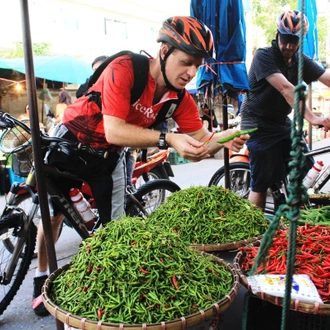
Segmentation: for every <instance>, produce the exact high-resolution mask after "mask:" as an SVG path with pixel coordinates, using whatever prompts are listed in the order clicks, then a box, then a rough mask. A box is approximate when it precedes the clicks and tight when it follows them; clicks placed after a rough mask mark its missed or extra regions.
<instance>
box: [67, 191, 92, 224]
mask: <svg viewBox="0 0 330 330" xmlns="http://www.w3.org/2000/svg"><path fill="white" fill-rule="evenodd" d="M69 194H70V198H71V201H72V202H73V207H74V208H75V209H76V210H77V211H78V212H79V213H80V215H81V217H82V218H83V220H84V223H85V226H86V228H87V229H88V230H92V229H93V228H94V224H95V218H96V215H95V214H94V212H93V211H92V210H91V205H90V204H89V203H88V201H87V200H86V199H85V198H84V196H83V194H82V193H81V192H80V190H79V189H78V188H71V189H70V193H69Z"/></svg>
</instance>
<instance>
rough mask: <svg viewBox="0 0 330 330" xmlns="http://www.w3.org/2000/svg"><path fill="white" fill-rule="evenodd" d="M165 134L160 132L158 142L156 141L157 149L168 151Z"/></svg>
mask: <svg viewBox="0 0 330 330" xmlns="http://www.w3.org/2000/svg"><path fill="white" fill-rule="evenodd" d="M165 138H166V133H165V132H161V133H160V135H159V140H158V144H157V147H158V148H159V149H162V150H163V149H168V144H167V143H166V140H165Z"/></svg>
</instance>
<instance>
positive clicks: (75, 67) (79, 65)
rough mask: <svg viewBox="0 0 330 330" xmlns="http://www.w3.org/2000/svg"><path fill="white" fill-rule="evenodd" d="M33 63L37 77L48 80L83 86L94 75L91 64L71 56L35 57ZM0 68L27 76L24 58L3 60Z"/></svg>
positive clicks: (0, 61)
mask: <svg viewBox="0 0 330 330" xmlns="http://www.w3.org/2000/svg"><path fill="white" fill-rule="evenodd" d="M33 61H34V72H35V76H36V77H38V78H43V79H47V80H53V81H59V82H65V83H71V84H82V83H84V82H85V81H86V79H87V78H88V77H89V76H90V75H91V74H92V73H93V70H92V67H91V65H90V64H88V63H86V62H83V61H81V60H79V59H76V58H74V57H72V56H69V55H59V56H35V57H34V58H33ZM0 68H2V69H11V70H15V71H18V72H21V73H24V74H25V64H24V58H14V59H6V58H1V59H0Z"/></svg>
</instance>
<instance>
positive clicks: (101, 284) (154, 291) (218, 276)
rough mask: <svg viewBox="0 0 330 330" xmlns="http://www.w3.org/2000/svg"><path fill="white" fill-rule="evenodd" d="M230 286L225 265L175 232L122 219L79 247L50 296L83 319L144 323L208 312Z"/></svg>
mask: <svg viewBox="0 0 330 330" xmlns="http://www.w3.org/2000/svg"><path fill="white" fill-rule="evenodd" d="M232 287H233V276H232V274H231V272H230V271H229V270H228V268H227V267H226V266H225V265H224V264H221V263H219V262H216V261H215V260H214V259H213V258H211V257H210V256H207V255H204V254H202V253H199V252H197V251H194V250H192V249H190V248H189V247H188V246H186V244H184V242H182V241H181V240H180V238H179V237H178V235H177V234H176V233H175V232H173V231H166V230H165V229H164V228H163V226H155V225H150V223H148V222H146V221H145V220H143V219H140V218H131V217H124V218H123V219H122V220H121V221H112V222H110V223H108V224H107V225H106V226H105V227H104V228H102V229H99V230H98V231H97V232H96V233H95V235H94V236H93V237H91V238H88V239H86V240H84V241H83V242H82V244H81V247H80V248H79V252H78V254H77V255H75V256H74V257H73V259H72V264H71V265H70V267H69V268H68V269H67V270H66V271H65V272H63V273H61V274H60V275H59V276H58V277H57V278H55V280H54V282H53V286H52V289H51V291H50V294H49V295H50V298H51V299H52V301H53V302H54V303H55V304H56V305H57V306H59V307H60V308H62V309H64V310H65V311H67V312H68V313H72V314H74V315H78V316H80V317H82V318H88V319H90V320H95V321H98V320H101V321H102V322H112V323H123V324H142V323H147V324H148V323H160V322H162V321H165V322H166V321H170V320H175V319H180V318H181V317H184V316H188V315H191V314H193V313H196V312H198V311H200V310H203V309H206V308H208V307H210V306H211V305H212V304H214V303H216V302H218V301H220V300H221V299H222V298H224V297H225V296H226V295H228V293H229V292H230V290H231V288H232Z"/></svg>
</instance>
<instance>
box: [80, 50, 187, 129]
mask: <svg viewBox="0 0 330 330" xmlns="http://www.w3.org/2000/svg"><path fill="white" fill-rule="evenodd" d="M123 55H129V56H131V58H132V63H133V72H134V83H133V87H132V90H131V102H130V103H131V104H133V103H135V102H136V101H137V100H138V99H139V97H140V96H141V95H142V93H143V90H144V88H145V86H146V84H147V80H148V72H149V59H148V57H147V56H145V55H142V54H137V53H134V52H131V51H129V50H123V51H121V52H119V53H116V54H113V55H111V56H110V57H108V58H107V59H106V60H105V61H104V62H103V63H102V64H101V65H100V66H99V67H98V68H97V69H96V70H95V72H94V73H93V75H92V76H91V77H90V79H89V82H88V88H90V87H92V86H93V85H94V84H95V83H96V81H97V79H98V78H99V77H100V75H101V73H102V72H103V70H104V69H105V68H106V67H107V66H108V64H109V63H110V62H112V61H113V60H114V59H116V58H117V57H120V56H123ZM184 94H185V92H184V91H183V92H182V93H178V98H177V99H176V100H171V101H168V102H166V103H164V105H163V106H162V108H161V110H160V112H159V113H158V115H157V118H156V121H155V122H154V123H153V124H152V127H156V126H157V125H159V124H160V123H162V122H164V121H165V120H167V119H168V118H170V117H172V115H173V113H174V111H175V109H176V108H177V107H178V106H179V104H180V102H181V100H182V99H183V96H184ZM86 96H89V98H90V101H92V102H95V103H96V104H97V105H98V107H99V108H100V109H102V98H101V93H100V92H94V91H91V92H88V93H87V94H86Z"/></svg>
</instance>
